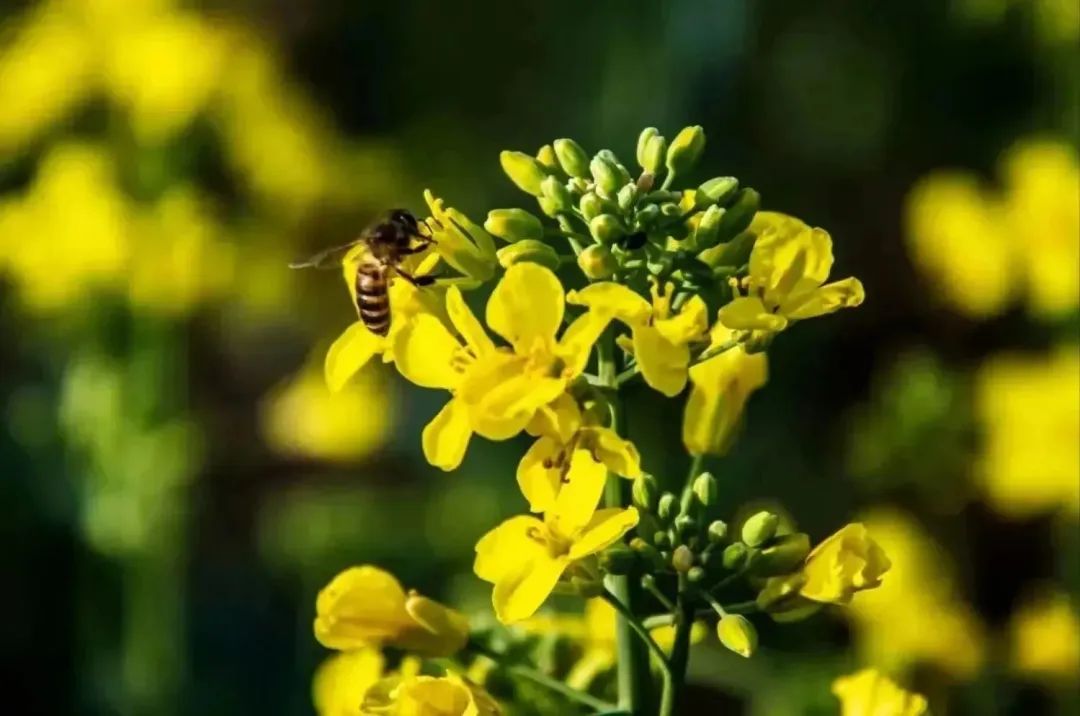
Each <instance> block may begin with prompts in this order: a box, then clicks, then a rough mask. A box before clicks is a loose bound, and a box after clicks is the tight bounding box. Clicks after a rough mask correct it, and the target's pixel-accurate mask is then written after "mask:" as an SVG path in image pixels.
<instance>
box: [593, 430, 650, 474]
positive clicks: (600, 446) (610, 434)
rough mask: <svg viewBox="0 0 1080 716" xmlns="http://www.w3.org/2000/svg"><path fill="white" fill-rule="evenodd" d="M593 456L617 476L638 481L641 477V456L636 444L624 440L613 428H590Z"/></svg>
mask: <svg viewBox="0 0 1080 716" xmlns="http://www.w3.org/2000/svg"><path fill="white" fill-rule="evenodd" d="M588 435H589V438H590V442H589V446H590V447H591V448H592V451H593V454H594V455H596V457H597V458H598V459H599V460H600V462H602V463H603V464H604V466H605V467H606V468H607V469H608V470H611V471H612V472H613V473H615V474H616V475H620V476H622V477H628V478H630V479H637V478H638V477H640V476H641V455H640V454H638V450H637V448H636V447H634V443H632V442H630V441H629V440H623V439H622V438H621V437H619V434H618V433H616V432H615V431H614V430H612V429H611V428H588Z"/></svg>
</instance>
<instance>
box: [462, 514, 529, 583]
mask: <svg viewBox="0 0 1080 716" xmlns="http://www.w3.org/2000/svg"><path fill="white" fill-rule="evenodd" d="M543 533H544V523H543V522H541V521H540V520H539V519H537V518H536V517H531V516H529V515H518V516H517V517H511V518H510V519H508V520H505V521H504V522H502V523H501V524H500V525H499V526H498V527H496V528H495V529H493V530H490V531H489V532H488V533H487V534H485V535H484V536H483V537H481V538H480V541H479V542H477V543H476V561H475V562H473V572H475V573H476V576H477V577H480V579H482V580H484V581H485V582H492V583H494V582H497V581H499V580H500V579H502V577H503V575H505V574H507V573H509V572H513V571H514V570H516V569H518V568H519V567H520V566H521V563H522V562H524V561H528V560H530V559H534V558H536V557H539V556H540V555H541V554H543V553H544V551H545V550H544V545H543V544H541V543H540V542H538V541H536V540H535V539H533V537H532V536H531V535H533V534H543Z"/></svg>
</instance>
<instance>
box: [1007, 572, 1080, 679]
mask: <svg viewBox="0 0 1080 716" xmlns="http://www.w3.org/2000/svg"><path fill="white" fill-rule="evenodd" d="M1009 631H1010V635H1011V647H1012V665H1013V668H1014V669H1016V671H1018V672H1020V673H1021V674H1028V675H1031V676H1036V677H1046V678H1049V679H1051V680H1054V679H1059V680H1069V681H1075V680H1076V678H1077V674H1078V673H1080V621H1078V620H1077V617H1076V608H1075V606H1074V605H1073V604H1072V603H1071V601H1070V600H1069V595H1068V594H1066V593H1064V592H1047V593H1044V594H1040V595H1037V596H1035V597H1034V598H1031V599H1028V600H1026V601H1025V602H1024V603H1023V604H1021V605H1020V607H1019V608H1018V609H1017V610H1016V612H1015V613H1014V614H1013V616H1012V621H1011V623H1010V625H1009Z"/></svg>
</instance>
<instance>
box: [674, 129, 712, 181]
mask: <svg viewBox="0 0 1080 716" xmlns="http://www.w3.org/2000/svg"><path fill="white" fill-rule="evenodd" d="M704 149H705V130H704V129H702V128H701V126H700V125H695V126H693V127H685V128H684V129H683V130H682V131H681V132H679V133H678V134H676V135H675V139H673V140H671V146H670V147H668V150H667V168H668V171H669V172H671V173H672V174H675V175H678V174H682V173H684V172H687V171H689V170H690V169H692V168H693V166H694V165H695V164H697V160H698V159H700V158H701V152H702V151H704Z"/></svg>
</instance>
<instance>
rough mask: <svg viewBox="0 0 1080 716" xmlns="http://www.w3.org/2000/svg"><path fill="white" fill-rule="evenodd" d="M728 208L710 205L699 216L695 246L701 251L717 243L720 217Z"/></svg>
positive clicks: (695, 231) (695, 232)
mask: <svg viewBox="0 0 1080 716" xmlns="http://www.w3.org/2000/svg"><path fill="white" fill-rule="evenodd" d="M725 211H726V209H721V208H720V207H719V206H710V207H709V208H708V209H706V210H705V211H704V212H703V213H702V214H701V216H699V217H698V222H697V226H695V227H694V247H695V248H696V249H698V250H699V251H700V250H702V249H707V248H710V247H712V246H715V245H716V242H717V241H718V240H719V238H720V219H721V218H723V216H724V213H725Z"/></svg>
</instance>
